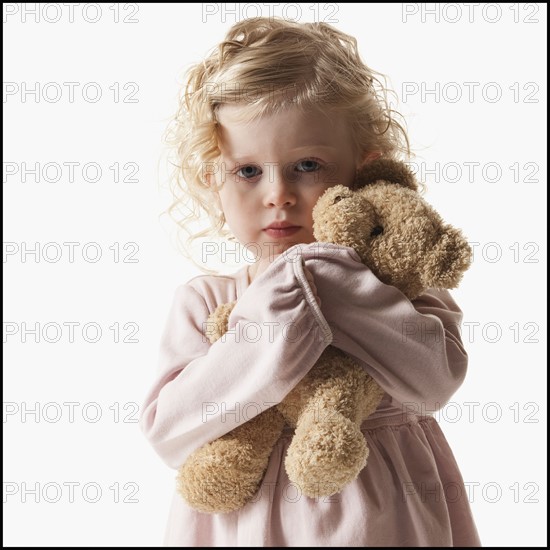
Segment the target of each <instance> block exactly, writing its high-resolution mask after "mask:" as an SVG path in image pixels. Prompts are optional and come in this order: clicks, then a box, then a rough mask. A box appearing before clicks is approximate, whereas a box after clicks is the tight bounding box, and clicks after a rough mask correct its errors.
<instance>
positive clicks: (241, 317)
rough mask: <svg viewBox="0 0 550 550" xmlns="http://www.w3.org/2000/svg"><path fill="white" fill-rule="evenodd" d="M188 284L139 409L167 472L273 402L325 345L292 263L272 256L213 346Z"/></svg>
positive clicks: (204, 309)
mask: <svg viewBox="0 0 550 550" xmlns="http://www.w3.org/2000/svg"><path fill="white" fill-rule="evenodd" d="M199 279H200V278H199ZM196 280H197V278H196V279H195V281H196ZM194 284H195V285H196V283H192V282H190V283H187V284H184V285H181V286H180V287H179V288H178V289H177V290H176V293H175V297H174V300H173V304H172V308H171V310H170V313H169V316H168V320H167V323H166V327H165V329H164V334H163V337H162V341H161V350H160V360H159V370H158V376H157V379H156V382H155V384H154V386H153V387H152V389H151V391H150V392H149V394H148V396H147V397H146V399H145V403H144V405H143V407H142V409H141V410H142V413H141V419H140V425H141V428H142V430H143V432H144V433H145V436H146V437H147V438H148V440H149V441H150V443H151V445H152V446H153V448H154V449H155V450H156V452H157V453H158V454H159V455H160V456H161V458H162V459H163V460H164V461H165V463H166V464H167V465H168V466H170V467H172V468H178V467H179V466H181V465H182V464H183V463H184V462H185V460H186V458H187V457H188V456H189V455H190V454H191V453H192V452H193V451H195V450H196V449H198V448H199V447H202V446H203V445H204V444H205V443H208V442H210V441H213V440H214V439H217V438H218V437H220V436H222V435H224V434H226V433H228V432H229V431H231V430H233V429H234V428H236V427H237V426H239V425H241V424H244V423H245V422H246V421H248V420H250V419H251V418H253V417H254V416H256V415H257V414H259V413H260V412H261V411H263V410H266V409H268V408H269V407H271V406H273V405H275V404H277V403H280V402H281V401H282V400H283V399H284V397H285V396H286V394H287V393H289V392H290V391H291V390H292V388H293V387H294V386H296V384H298V382H299V381H300V380H301V379H302V378H303V377H304V376H305V375H306V374H307V372H308V371H309V369H310V368H311V367H312V366H313V365H314V364H315V362H316V361H317V359H318V358H319V356H320V355H321V354H322V352H323V350H324V349H325V348H326V347H327V346H328V345H329V344H330V343H331V341H332V334H331V332H330V328H329V327H328V324H327V323H326V321H325V319H324V317H323V315H322V313H321V310H320V309H319V306H318V305H317V303H316V301H315V298H314V296H313V295H312V293H311V289H310V288H309V285H308V283H307V281H306V278H305V276H304V273H303V270H302V264H301V263H300V262H298V263H296V262H293V263H289V262H286V261H284V260H283V258H282V256H280V257H278V258H277V259H276V260H275V261H274V262H273V263H272V264H271V265H270V267H269V269H268V270H266V271H265V272H263V273H262V274H261V275H259V276H257V277H256V278H255V279H254V281H253V282H252V284H251V285H250V286H249V287H248V289H247V290H246V292H245V293H244V294H243V296H242V297H241V298H240V299H239V301H238V302H237V304H236V306H235V307H234V309H233V311H232V312H231V315H230V317H229V331H228V333H226V335H225V336H224V337H222V338H220V339H219V340H217V341H216V342H215V343H214V344H210V342H209V340H208V338H207V337H206V335H205V334H206V333H207V330H208V326H207V325H206V320H207V318H208V315H209V314H210V311H209V308H208V306H207V304H206V302H205V299H204V298H203V296H202V295H201V294H200V293H199V292H198V291H197V290H196V288H194ZM196 286H197V288H200V284H198V285H196Z"/></svg>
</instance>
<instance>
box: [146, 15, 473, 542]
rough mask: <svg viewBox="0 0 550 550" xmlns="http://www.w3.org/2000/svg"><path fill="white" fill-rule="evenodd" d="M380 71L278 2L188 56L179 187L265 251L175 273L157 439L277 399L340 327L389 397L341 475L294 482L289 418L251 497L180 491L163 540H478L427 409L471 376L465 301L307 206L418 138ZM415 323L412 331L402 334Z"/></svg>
mask: <svg viewBox="0 0 550 550" xmlns="http://www.w3.org/2000/svg"><path fill="white" fill-rule="evenodd" d="M376 74H377V73H374V72H373V71H372V70H370V69H369V68H368V67H367V66H365V64H364V63H363V62H362V61H361V59H360V56H359V54H358V51H357V46H356V41H355V39H354V38H352V37H350V36H348V35H346V34H343V33H342V32H339V31H338V30H336V29H335V28H333V27H331V26H329V25H327V24H324V23H305V24H299V23H293V22H288V21H284V20H278V19H274V18H270V19H267V18H265V19H254V20H245V21H242V22H240V23H237V24H236V25H234V26H233V28H231V30H230V31H229V33H228V35H227V36H226V39H225V40H224V41H223V42H222V43H221V44H220V46H219V48H218V49H217V50H215V51H214V53H212V54H211V55H210V56H209V57H208V58H207V59H206V60H205V61H204V62H202V63H200V64H198V65H196V66H194V67H192V68H191V70H190V72H189V75H188V80H187V86H186V88H185V94H184V95H183V97H182V103H181V109H180V111H179V113H178V116H177V117H176V126H175V130H176V131H175V134H174V138H175V141H176V142H177V145H178V155H179V159H180V163H179V167H178V169H179V174H178V182H179V183H180V191H181V193H187V197H188V198H191V199H192V201H193V202H194V204H195V205H198V206H199V209H200V208H202V209H203V210H204V211H205V212H206V213H207V214H208V216H209V218H210V219H211V221H212V229H211V234H219V235H222V236H225V235H227V234H230V235H231V236H232V238H234V239H236V240H237V241H238V242H239V243H241V244H243V245H245V246H247V248H248V250H249V251H250V252H253V253H255V255H256V259H257V261H256V263H254V264H253V265H251V266H248V265H247V266H245V267H243V268H242V269H240V270H238V271H237V272H236V273H234V274H233V275H223V276H222V275H200V276H197V277H194V278H193V279H191V280H190V281H188V282H187V283H185V284H182V285H181V286H179V288H178V289H177V290H176V293H175V297H174V302H173V305H172V308H171V311H170V313H169V317H168V321H167V324H166V327H165V332H164V336H163V339H162V345H161V353H160V365H159V372H158V376H157V379H156V382H155V383H154V385H153V387H152V389H151V391H150V393H149V395H148V396H147V398H146V400H145V403H144V406H143V408H142V416H141V427H142V429H143V431H144V433H145V435H146V437H147V438H148V440H149V442H150V443H151V445H152V446H153V448H154V449H155V451H156V452H157V453H158V454H159V455H160V457H161V458H162V459H163V460H164V462H165V463H166V464H167V465H168V466H169V467H170V468H173V469H178V468H179V467H180V466H181V465H182V464H183V463H184V462H185V460H186V459H187V457H189V455H190V454H191V453H193V452H194V451H195V450H197V449H198V448H200V447H202V446H203V445H204V444H206V443H208V442H210V441H213V440H214V439H217V438H218V437H220V436H222V435H224V434H226V433H228V432H230V431H231V430H233V429H234V428H236V427H237V426H239V425H241V424H243V423H244V422H246V421H247V420H249V419H250V418H251V417H252V416H253V415H254V414H258V413H259V412H260V410H266V409H268V408H269V407H271V406H273V405H275V404H276V403H279V402H281V401H282V400H283V399H284V397H285V396H286V395H287V394H288V393H289V392H290V391H291V390H292V389H293V388H294V387H295V386H296V385H297V384H298V382H299V381H300V380H301V379H302V378H303V377H304V376H305V375H306V373H307V372H308V371H309V369H311V367H312V366H313V365H314V364H315V362H316V361H317V359H318V358H319V356H320V355H321V354H322V352H323V351H324V349H325V348H326V347H327V346H328V345H329V344H332V345H334V346H337V347H339V348H340V349H342V350H344V351H345V352H347V353H349V354H350V355H351V356H353V357H354V358H355V359H356V360H357V361H359V362H360V364H362V365H363V366H364V368H365V369H366V371H367V372H368V373H369V374H370V375H371V376H372V377H373V378H374V379H375V380H376V381H377V382H378V384H379V385H380V386H381V387H382V388H383V390H384V391H385V397H384V399H383V401H382V402H381V404H380V405H379V407H378V409H377V410H376V412H375V413H374V414H373V415H371V416H370V417H369V419H368V420H367V421H366V422H364V424H363V425H362V432H363V434H364V436H365V438H366V440H367V444H368V447H369V450H370V455H369V458H368V463H367V466H366V468H364V469H363V470H362V471H361V472H360V474H359V476H358V477H357V478H356V479H355V481H353V482H352V483H350V484H348V485H347V486H346V487H345V488H344V490H343V491H342V492H340V493H338V494H336V495H333V496H332V497H326V498H318V499H312V498H309V497H306V496H305V495H301V494H299V492H297V488H296V487H295V486H293V485H292V484H291V483H290V481H289V479H288V477H287V474H286V471H285V467H284V458H285V454H286V451H287V448H288V446H289V444H290V441H291V437H292V430H291V429H290V428H285V431H284V432H283V435H282V436H281V438H280V439H279V441H278V442H277V444H276V446H275V449H274V451H273V453H272V455H271V457H270V461H269V464H268V467H267V470H266V473H265V476H264V478H263V482H262V485H261V487H260V489H259V490H258V493H257V494H256V495H255V497H254V499H253V500H252V501H251V502H249V503H248V504H246V505H245V506H244V507H243V508H241V509H240V510H237V511H234V512H230V513H226V514H207V513H201V512H198V511H196V510H194V509H192V508H190V507H189V506H188V505H187V504H186V502H185V501H184V500H183V498H182V497H181V496H180V495H179V493H177V492H175V494H174V498H173V503H172V508H171V513H170V518H169V524H168V529H167V533H166V538H165V544H166V545H169V546H480V540H479V537H478V534H477V530H476V527H475V523H474V520H473V518H472V514H471V510H470V506H469V503H468V494H467V492H466V490H465V487H464V483H463V480H462V477H461V474H460V472H459V469H458V466H457V464H456V461H455V459H454V457H453V454H452V452H451V449H450V448H449V445H448V443H447V441H446V439H445V436H444V435H443V433H442V431H441V429H440V427H439V425H438V424H437V422H436V420H435V418H433V416H430V413H433V412H435V411H436V410H438V409H439V408H441V407H442V406H443V405H444V404H445V403H447V402H448V401H449V399H450V397H451V396H452V395H453V393H454V392H455V391H456V390H457V389H458V388H459V387H460V385H461V384H462V382H463V380H464V377H465V375H466V369H467V355H466V352H465V350H464V348H463V345H462V342H461V339H460V333H459V326H460V322H461V319H462V312H461V310H460V309H459V307H458V306H457V304H456V303H455V302H454V301H453V299H452V297H451V295H450V294H449V293H448V292H447V291H436V290H429V291H427V292H426V293H425V294H423V295H422V296H420V297H419V298H418V299H415V300H413V301H412V302H411V301H409V300H408V299H407V298H405V297H404V295H403V294H402V293H401V292H399V291H398V290H397V289H396V288H394V287H392V286H389V285H385V284H382V283H381V282H380V281H379V280H378V279H377V278H376V277H374V275H373V274H372V272H371V271H370V270H369V269H368V268H367V267H366V266H364V265H363V264H361V263H360V262H358V261H357V257H356V255H354V254H353V251H352V250H351V249H350V248H347V247H340V246H332V247H331V248H327V247H323V246H319V245H318V244H315V242H314V241H315V239H314V236H313V229H312V208H313V206H314V205H315V203H316V201H317V199H318V198H319V197H320V196H321V195H322V194H323V193H324V191H325V190H326V189H328V188H329V187H331V186H333V185H336V184H337V183H340V184H344V185H347V186H352V184H353V180H354V176H355V174H356V171H357V169H358V168H359V167H360V166H361V165H362V164H363V163H364V162H369V161H371V160H372V159H374V158H377V157H379V156H387V157H394V158H397V156H398V155H399V154H400V153H403V152H405V153H406V152H408V141H407V138H406V134H405V132H404V130H403V127H402V126H401V125H399V124H398V123H397V122H396V120H395V119H394V115H393V112H392V111H391V110H390V109H389V107H388V103H387V100H386V96H385V90H384V89H383V88H382V87H381V86H380V81H379V80H378V79H377V78H376V76H375V75H376ZM180 200H183V199H180ZM225 224H227V226H228V228H229V233H227V232H226V233H224V231H227V230H225V229H224V225H225ZM282 226H286V229H285V228H281V227H282ZM204 234H208V232H203V233H201V235H204ZM234 300H237V304H236V306H235V307H234V309H233V311H232V313H231V315H230V317H229V332H228V333H227V335H226V336H227V337H226V338H223V339H220V340H218V341H216V342H215V343H214V344H210V343H209V341H208V338H206V337H205V330H204V328H205V321H206V320H207V318H208V315H209V314H210V313H211V312H212V311H214V310H215V309H216V307H217V306H218V305H219V304H222V303H227V302H231V301H234ZM405 323H409V324H407V325H405ZM250 324H253V326H254V327H255V330H254V331H249V330H247V331H246V332H244V331H243V327H245V326H247V325H250ZM289 324H290V325H291V326H292V328H293V330H292V334H291V335H289V331H288V327H287V325H289ZM404 326H407V327H417V328H418V330H413V331H411V330H408V331H407V335H406V337H405V336H403V331H402V329H401V327H404ZM285 327H287V330H285ZM252 333H253V334H252ZM251 404H253V405H255V406H252V407H251V406H249V405H251Z"/></svg>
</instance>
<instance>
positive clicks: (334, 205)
mask: <svg viewBox="0 0 550 550" xmlns="http://www.w3.org/2000/svg"><path fill="white" fill-rule="evenodd" d="M313 232H314V236H315V239H316V240H317V241H319V242H327V243H333V244H337V245H342V246H349V247H351V248H353V249H354V250H355V251H356V252H357V254H358V255H359V257H360V258H361V261H362V262H363V263H364V264H365V265H366V266H368V267H369V268H370V269H371V270H372V272H373V273H374V274H375V275H376V276H377V277H378V278H379V279H380V280H381V281H382V282H383V283H386V284H390V285H393V286H395V287H397V288H398V289H399V290H401V292H403V294H405V296H407V297H408V298H409V299H411V300H412V299H414V298H416V297H417V296H419V295H420V294H422V293H423V292H424V291H425V290H427V289H428V288H440V289H451V288H455V287H457V286H458V284H459V283H460V280H461V278H462V275H463V274H464V272H465V271H466V270H467V269H468V267H469V266H470V264H471V257H472V255H471V249H470V246H469V245H468V241H467V240H466V239H465V238H464V236H463V235H462V232H461V231H460V230H459V229H456V228H454V227H452V226H451V225H449V224H446V223H445V222H444V221H443V219H442V218H441V216H440V215H439V214H438V213H437V212H436V211H435V210H434V209H433V207H432V206H430V205H429V204H428V203H427V202H426V201H425V200H424V199H423V198H422V197H421V196H420V194H419V193H418V185H417V183H416V181H415V178H414V175H413V174H412V172H411V171H410V170H409V168H408V167H407V166H406V165H405V164H404V163H402V162H399V161H395V160H390V159H379V160H376V161H373V162H371V163H369V164H367V165H365V166H364V167H363V169H361V170H360V171H359V173H358V174H357V177H356V180H355V182H354V184H353V186H352V187H351V188H348V187H345V186H343V185H336V186H334V187H330V188H329V189H327V190H326V191H325V193H324V194H323V195H322V196H321V197H320V198H319V200H318V201H317V204H316V205H315V207H314V209H313Z"/></svg>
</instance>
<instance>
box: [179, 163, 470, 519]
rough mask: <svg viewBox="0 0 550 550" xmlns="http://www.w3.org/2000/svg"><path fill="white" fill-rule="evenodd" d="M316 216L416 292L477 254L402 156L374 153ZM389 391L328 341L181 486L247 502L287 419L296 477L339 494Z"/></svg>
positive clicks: (186, 491)
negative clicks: (288, 387)
mask: <svg viewBox="0 0 550 550" xmlns="http://www.w3.org/2000/svg"><path fill="white" fill-rule="evenodd" d="M313 220H314V223H313V231H314V236H315V238H316V240H317V241H318V242H326V243H333V244H336V245H342V246H348V247H352V248H353V249H354V250H355V251H356V252H357V254H358V255H359V257H360V258H361V260H362V262H363V263H364V264H365V265H366V266H368V267H369V268H370V269H371V270H372V272H373V273H374V274H375V275H376V276H377V277H378V278H379V279H380V280H381V281H382V282H384V283H386V284H390V285H393V286H395V287H397V288H398V289H399V290H401V291H402V292H403V294H405V296H407V297H408V298H409V299H411V300H412V299H414V298H416V297H417V296H419V295H420V294H422V292H424V291H425V290H426V289H428V288H446V289H451V288H455V287H456V286H457V285H458V284H459V282H460V280H461V278H462V275H463V273H464V272H465V271H466V270H467V269H468V267H469V265H470V262H471V249H470V247H469V245H468V242H467V241H466V239H465V238H464V237H463V235H462V233H461V231H460V230H458V229H455V228H454V227H451V226H450V225H448V224H445V223H444V221H443V220H442V218H441V217H440V216H439V214H438V213H437V212H436V211H435V210H434V209H433V208H432V207H431V206H430V205H429V204H428V203H426V202H425V201H424V200H423V199H422V197H421V196H420V194H419V193H418V185H417V183H416V181H415V179H414V176H413V174H412V173H411V171H410V170H409V168H408V167H407V166H406V165H405V164H403V163H401V162H399V161H394V160H390V159H379V160H376V161H373V162H371V163H369V164H367V165H366V166H364V167H363V168H362V170H360V171H359V173H358V175H357V178H356V180H355V182H354V184H353V186H352V187H351V188H348V187H345V186H343V185H336V186H334V187H330V188H329V189H327V190H326V191H325V193H324V194H323V195H322V196H321V197H320V198H319V200H318V201H317V204H316V205H315V207H314V209H313ZM235 303H236V302H231V303H229V304H222V305H220V306H219V307H218V308H217V309H216V310H215V311H214V312H212V314H211V315H210V316H209V318H208V323H209V324H208V326H209V327H213V328H214V329H213V330H209V334H208V336H209V338H210V341H211V342H212V343H213V342H215V341H216V340H217V339H218V338H220V337H221V336H222V335H223V334H224V333H225V332H226V331H227V327H228V318H229V315H230V313H231V311H232V309H233V307H234V305H235ZM383 395H384V391H383V390H382V389H381V388H380V386H379V385H378V384H377V383H376V382H375V381H374V380H373V379H372V378H371V377H370V376H369V375H368V374H367V373H366V371H365V369H364V368H363V367H361V366H360V365H358V364H357V363H356V362H355V361H354V360H352V359H351V358H350V357H349V356H347V355H346V354H345V353H344V352H342V351H341V350H339V349H337V348H335V347H333V346H328V347H327V348H326V349H325V351H324V352H323V354H322V355H321V357H320V358H319V359H318V361H317V363H316V364H315V365H314V366H313V367H312V369H311V370H310V371H309V372H308V374H307V375H306V376H305V377H304V378H303V379H302V380H301V381H300V383H299V384H298V385H297V386H296V387H295V388H294V389H293V390H292V391H291V392H290V393H289V394H288V395H287V396H286V397H285V399H284V400H283V401H282V402H281V403H279V404H278V405H276V406H274V407H271V408H269V409H267V410H265V411H264V412H262V413H261V414H259V415H257V416H255V417H254V418H252V419H251V420H249V421H248V422H246V423H245V424H242V425H241V426H239V427H238V428H236V429H235V430H233V431H231V432H229V433H228V434H226V435H224V436H222V437H220V438H219V439H217V440H215V441H212V442H211V443H208V444H206V445H204V446H203V447H201V448H200V449H198V450H197V451H195V452H194V453H193V454H192V455H191V456H190V457H189V458H188V459H187V461H186V462H185V464H184V465H183V466H182V467H181V468H180V470H179V472H178V476H177V483H178V490H179V492H180V494H181V495H182V496H183V498H184V499H185V500H186V501H187V503H188V504H189V505H190V506H192V507H193V508H195V509H197V510H200V511H202V512H210V513H220V512H230V511H233V510H237V509H239V508H241V507H242V506H244V505H245V504H246V503H247V502H249V501H250V500H251V499H252V498H253V497H254V495H255V494H256V492H257V491H258V489H259V487H260V484H261V481H262V478H263V475H264V473H265V470H266V468H267V464H268V461H269V457H270V454H271V451H272V449H273V447H274V445H275V443H276V442H277V440H278V439H279V437H280V435H281V432H282V430H283V427H284V425H285V422H286V423H287V424H288V425H290V426H291V427H292V428H294V429H295V431H294V435H293V438H292V442H291V444H290V446H289V448H288V453H287V456H286V458H285V468H286V471H287V474H288V477H289V479H290V480H291V481H292V482H293V483H295V484H296V485H297V486H298V487H299V488H300V489H301V491H302V493H303V494H305V495H307V496H310V497H319V496H329V495H333V494H336V493H338V492H340V491H341V490H342V489H343V488H344V486H345V485H347V484H348V483H349V482H350V481H352V480H353V479H355V478H356V477H357V475H358V474H359V472H360V471H361V470H362V469H363V468H364V467H365V465H366V462H367V457H368V448H367V444H366V440H365V437H364V435H363V434H362V432H361V424H362V422H363V421H364V420H365V419H367V418H368V416H369V415H370V414H371V413H372V412H374V411H375V410H376V408H377V406H378V404H379V403H380V400H381V399H382V397H383Z"/></svg>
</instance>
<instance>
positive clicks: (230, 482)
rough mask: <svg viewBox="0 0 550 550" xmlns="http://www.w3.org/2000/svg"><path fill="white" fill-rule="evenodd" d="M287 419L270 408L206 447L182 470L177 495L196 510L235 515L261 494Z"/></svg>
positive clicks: (195, 453) (186, 463) (179, 474)
mask: <svg viewBox="0 0 550 550" xmlns="http://www.w3.org/2000/svg"><path fill="white" fill-rule="evenodd" d="M284 423H285V421H284V418H283V416H282V415H281V413H280V412H279V411H278V410H277V409H276V408H275V407H271V408H270V409H267V410H266V411H264V412H262V413H261V414H259V415H258V416H256V417H254V418H252V419H251V420H249V421H248V422H246V423H245V424H242V425H241V426H239V427H238V428H236V429H234V430H232V431H231V432H229V433H228V434H225V435H224V436H222V437H220V438H219V439H216V440H215V441H212V442H211V443H208V444H207V445H204V446H203V447H201V448H200V449H198V450H197V451H195V452H194V453H193V454H191V455H190V456H189V458H188V459H187V460H186V462H185V464H184V465H183V466H182V467H181V468H180V469H179V472H178V476H177V486H178V491H179V492H180V494H181V495H182V496H183V498H184V499H185V500H186V502H187V503H188V504H189V505H190V506H191V507H192V508H195V509H196V510H199V511H201V512H209V513H222V512H223V513H225V512H232V511H234V510H237V509H239V508H241V507H242V506H244V505H245V504H246V503H247V502H248V501H250V500H251V499H252V498H253V497H254V495H255V494H256V492H257V491H258V489H259V487H260V484H261V482H262V478H263V476H264V473H265V470H266V468H267V464H268V462H269V457H270V455H271V451H272V449H273V446H274V445H275V443H276V442H277V440H278V439H279V437H280V435H281V433H282V430H283V427H284Z"/></svg>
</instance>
